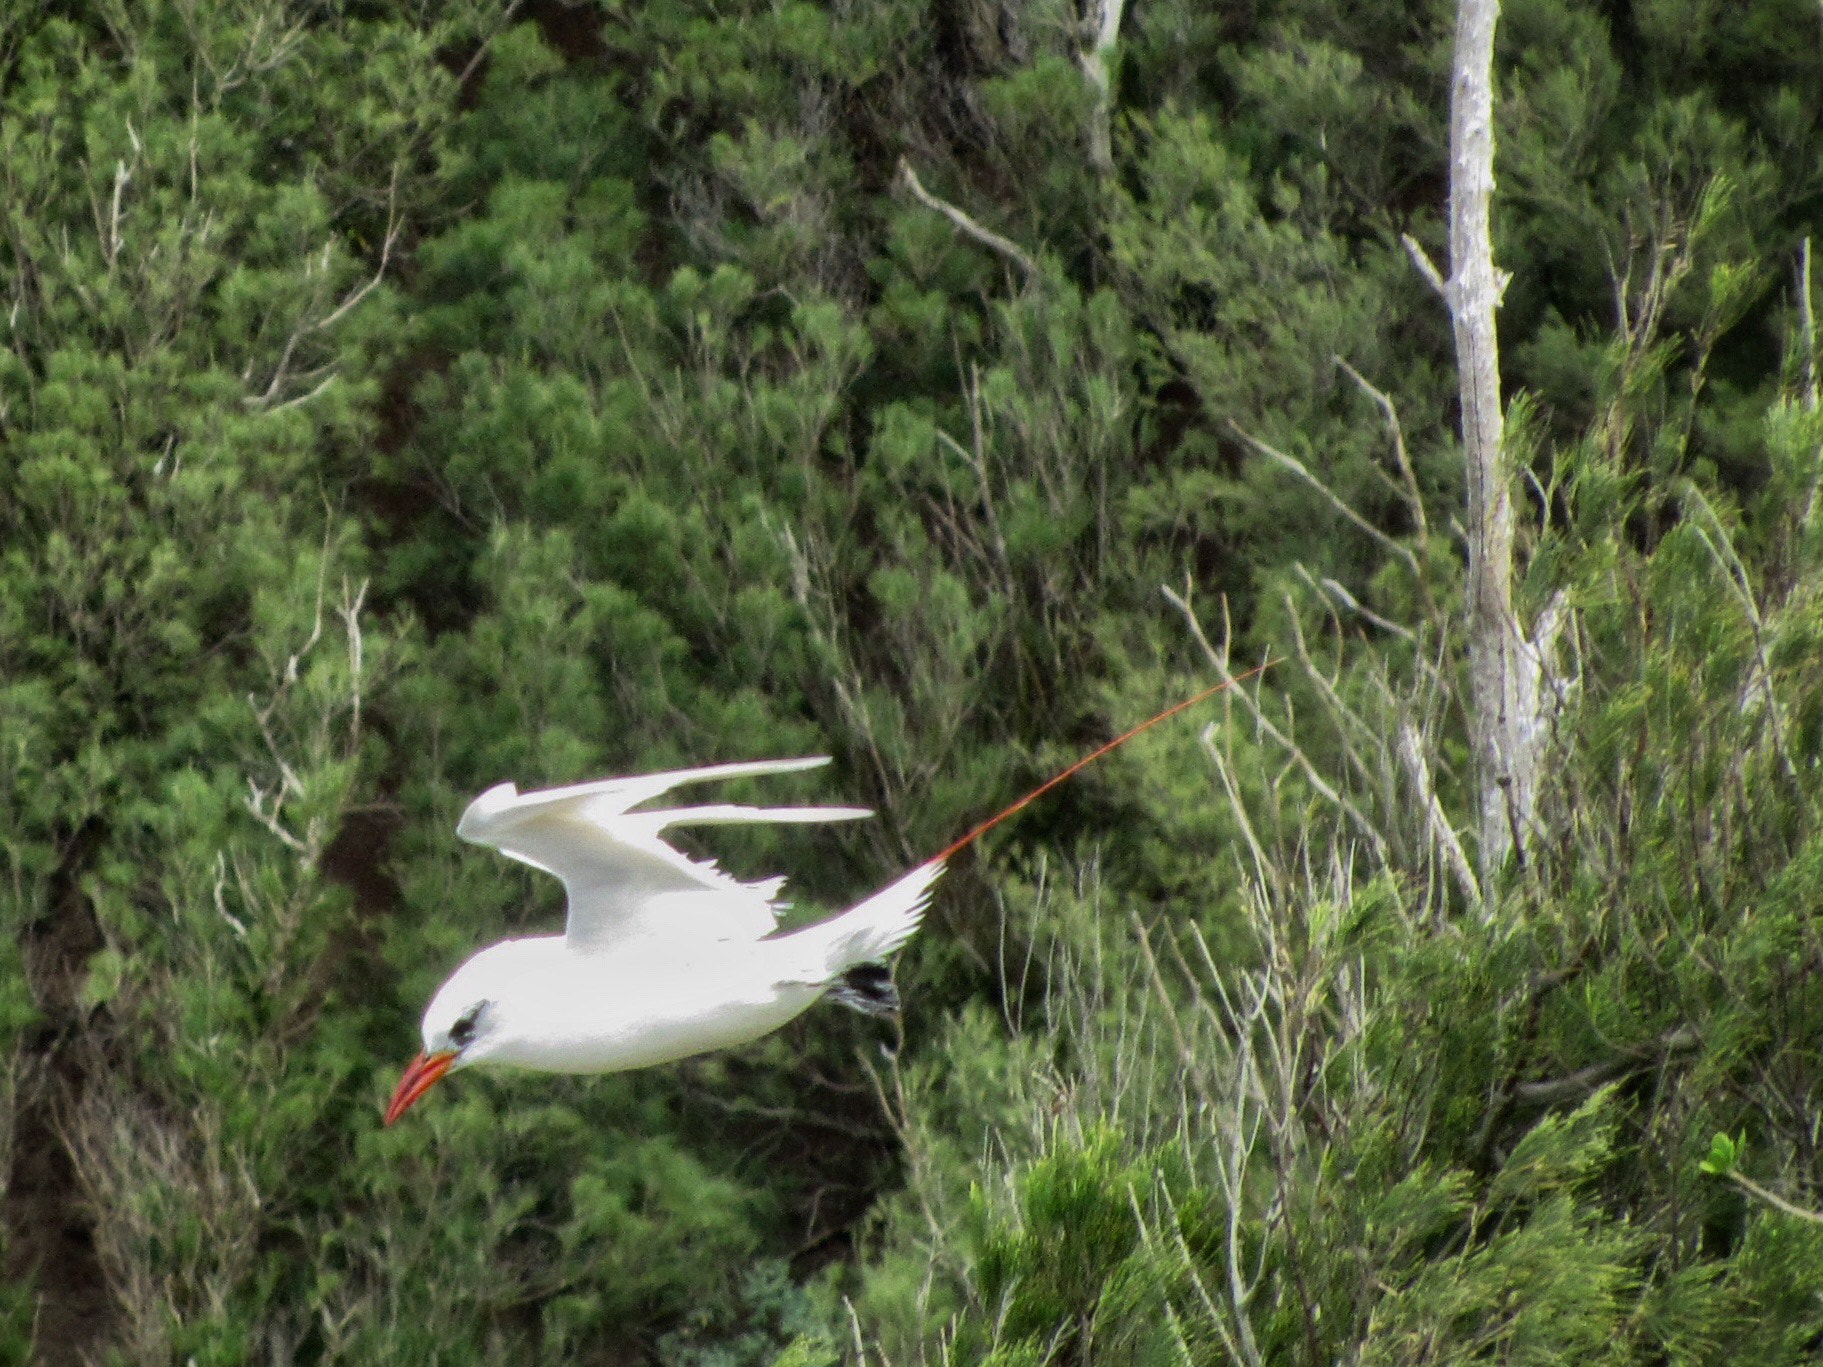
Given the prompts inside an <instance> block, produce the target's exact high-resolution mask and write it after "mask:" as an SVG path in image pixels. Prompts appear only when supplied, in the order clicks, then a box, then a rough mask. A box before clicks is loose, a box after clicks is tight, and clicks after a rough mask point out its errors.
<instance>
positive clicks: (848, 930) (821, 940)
mask: <svg viewBox="0 0 1823 1367" xmlns="http://www.w3.org/2000/svg"><path fill="white" fill-rule="evenodd" d="M942 872H943V861H942V860H941V859H933V860H932V861H931V862H930V863H928V864H920V865H919V866H918V867H917V868H915V869H913V870H912V871H911V872H910V873H908V874H906V875H905V876H904V877H903V878H901V879H899V881H898V882H896V883H890V884H888V885H887V886H886V887H884V888H882V889H880V891H878V892H876V893H875V894H874V895H873V896H872V897H869V898H868V899H867V900H866V901H865V902H860V903H857V904H856V905H855V906H852V907H850V908H849V909H848V910H847V911H845V912H843V913H842V914H841V915H840V916H836V917H833V918H831V919H830V920H827V921H824V922H822V923H820V924H818V925H814V926H807V927H805V928H804V929H803V930H800V931H798V932H797V933H796V934H795V935H793V936H792V937H791V938H792V939H794V940H798V941H801V942H802V943H803V945H804V947H805V949H806V950H808V951H809V954H808V955H807V958H808V959H809V960H810V962H811V963H812V964H814V967H815V970H816V971H817V973H818V974H819V975H820V976H819V978H818V981H827V980H828V979H829V978H833V977H835V976H836V975H837V974H839V973H842V972H844V971H846V970H848V969H850V968H853V967H854V966H855V965H856V964H866V963H873V962H875V961H876V960H879V959H884V958H885V957H886V956H887V955H888V954H891V953H892V952H893V951H894V950H895V949H897V948H899V946H900V945H902V944H904V943H905V942H906V941H907V940H909V939H911V937H912V932H914V931H915V930H917V929H918V922H919V921H920V920H922V919H923V917H924V909H925V908H926V907H928V906H929V905H930V898H931V890H932V889H933V888H934V887H935V886H936V883H937V877H938V875H939V874H941V873H942Z"/></svg>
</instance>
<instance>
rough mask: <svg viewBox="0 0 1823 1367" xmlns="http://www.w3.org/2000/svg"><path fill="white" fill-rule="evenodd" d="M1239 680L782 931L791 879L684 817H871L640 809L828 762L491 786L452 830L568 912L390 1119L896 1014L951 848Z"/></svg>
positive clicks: (461, 1007)
mask: <svg viewBox="0 0 1823 1367" xmlns="http://www.w3.org/2000/svg"><path fill="white" fill-rule="evenodd" d="M1264 668H1266V666H1265V665H1261V666H1259V668H1258V669H1254V670H1250V671H1248V672H1247V673H1246V674H1241V675H1238V676H1236V678H1235V680H1234V682H1238V681H1240V680H1242V679H1246V678H1248V677H1250V676H1251V675H1252V674H1257V673H1259V671H1260V670H1261V669H1264ZM1226 686H1227V683H1226V682H1224V683H1221V684H1217V685H1216V686H1215V687H1214V688H1210V689H1206V690H1205V691H1203V692H1202V693H1199V694H1197V695H1196V696H1195V697H1193V698H1189V699H1186V700H1185V701H1183V702H1180V703H1178V704H1177V705H1176V706H1174V707H1170V708H1167V709H1166V710H1165V711H1163V712H1160V713H1159V714H1158V715H1157V716H1155V717H1153V718H1151V719H1150V720H1148V721H1145V722H1142V723H1141V724H1140V725H1138V726H1136V727H1134V728H1133V729H1132V730H1131V731H1128V732H1126V733H1125V734H1124V735H1121V736H1119V737H1117V738H1116V739H1114V740H1112V741H1109V742H1108V743H1107V744H1106V745H1104V746H1102V747H1101V748H1100V749H1098V750H1096V751H1095V752H1094V753H1092V754H1090V755H1088V756H1086V757H1084V758H1083V759H1080V760H1078V761H1077V762H1076V763H1075V764H1072V765H1071V766H1070V767H1069V768H1068V769H1065V770H1064V771H1063V772H1062V773H1060V774H1058V775H1056V776H1055V777H1054V778H1052V779H1050V780H1049V781H1048V782H1046V783H1044V784H1042V785H1040V786H1039V787H1037V788H1035V789H1033V790H1032V791H1031V792H1030V793H1028V794H1026V795H1025V796H1024V797H1022V798H1020V799H1019V801H1017V802H1015V803H1014V804H1013V805H1012V806H1010V807H1008V808H1006V809H1005V810H1004V811H1002V812H1000V813H999V814H998V815H996V816H994V817H992V818H990V819H989V820H987V821H984V822H982V823H981V824H980V825H979V826H977V827H975V828H974V829H973V830H972V831H970V832H969V833H968V834H967V835H965V836H963V837H962V838H961V839H960V840H958V841H957V842H956V843H955V844H953V845H951V846H950V847H949V848H948V849H946V850H944V851H943V852H942V853H941V854H939V855H937V856H936V857H935V858H934V859H930V860H927V861H926V862H925V863H923V864H920V865H919V866H918V867H917V868H915V869H913V870H912V871H911V872H910V873H908V874H906V875H905V876H904V877H902V878H900V879H899V880H898V881H897V882H894V883H889V884H888V885H887V886H886V887H884V888H882V889H881V890H880V891H879V892H876V893H875V894H874V895H873V896H872V897H869V898H868V899H867V900H866V901H864V902H859V903H857V904H856V905H854V906H852V907H850V908H849V909H848V910H847V911H845V912H843V913H842V914H841V915H839V916H834V917H831V918H830V919H829V920H827V921H822V922H819V923H818V924H816V925H813V926H806V927H805V928H804V929H802V930H796V931H792V932H790V933H788V934H784V935H780V934H777V933H775V932H776V929H777V918H778V914H779V912H780V911H781V910H782V906H781V904H780V902H779V901H778V894H779V890H780V888H781V887H782V886H783V884H784V881H785V880H784V879H782V878H769V879H765V880H763V881H760V882H756V883H743V882H741V881H739V880H738V879H736V878H733V877H731V876H730V875H728V874H727V873H724V872H723V871H722V870H721V869H719V868H717V867H716V866H715V865H714V864H712V863H707V862H704V861H701V860H695V859H690V858H688V857H687V856H685V855H684V854H682V853H680V852H679V851H678V850H675V849H673V848H672V847H671V846H670V845H667V844H666V843H665V842H664V840H663V839H661V836H662V835H663V833H664V832H665V831H666V830H668V829H669V828H670V827H672V826H708V825H725V824H729V823H737V822H814V821H852V820H855V819H857V818H860V817H865V816H871V815H873V813H872V812H870V811H869V810H868V809H867V808H865V807H739V806H731V805H727V804H721V805H714V806H705V807H671V808H665V809H661V810H659V811H648V812H636V811H634V810H633V808H635V807H638V806H640V805H641V804H643V803H646V802H650V801H653V800H654V799H656V798H659V797H662V796H664V795H665V794H666V793H668V792H670V791H671V790H672V789H673V788H678V787H682V786H683V785H684V784H688V783H702V782H706V781H708V780H710V779H730V778H744V777H750V776H753V775H758V774H784V773H792V772H794V771H796V770H800V769H813V768H815V767H817V766H818V765H822V764H827V763H829V760H828V759H827V758H814V759H773V760H755V761H752V762H750V763H745V764H716V765H710V766H709V767H707V768H701V769H677V770H673V771H672V772H670V773H663V774H645V775H640V776H636V777H632V778H610V779H603V780H601V781H600V782H597V783H579V784H576V785H573V786H571V787H567V788H547V789H545V790H544V791H542V792H536V793H521V792H520V791H519V790H518V789H517V788H516V787H514V786H513V785H512V784H511V783H502V784H499V785H497V786H496V787H493V788H489V789H488V790H487V791H486V792H485V793H483V794H481V796H480V797H478V798H476V799H475V800H474V801H473V802H471V803H470V804H469V807H468V810H467V811H466V812H464V813H463V814H462V820H461V821H460V822H458V823H457V825H456V834H457V835H459V836H461V837H462V838H463V839H464V840H471V841H473V842H474V843H476V844H477V845H491V846H493V847H494V848H495V849H497V850H499V851H500V852H501V853H502V854H504V855H507V856H508V857H510V858H513V859H517V860H519V861H520V862H521V863H525V864H530V865H531V866H532V867H533V868H535V869H542V870H544V871H545V872H546V873H551V874H555V875H556V876H557V877H558V878H560V879H562V880H563V885H564V889H565V891H566V892H567V893H568V894H569V920H568V922H567V924H566V925H565V927H564V933H563V934H561V935H534V936H527V937H525V938H523V939H515V940H502V941H501V942H500V943H499V944H495V945H489V946H488V947H487V948H486V949H483V950H481V951H479V952H478V953H476V954H474V955H473V956H471V957H470V958H469V960H468V961H467V962H466V963H464V964H463V965H462V966H461V967H460V968H458V969H457V970H456V971H455V972H454V973H452V974H451V975H450V976H449V979H448V980H447V981H446V982H445V983H444V984H443V986H442V987H440V988H438V989H437V995H436V996H434V997H432V998H431V1002H430V1005H429V1006H428V1007H426V1008H425V1011H424V1025H423V1035H424V1051H423V1052H422V1053H420V1054H419V1055H418V1056H417V1058H415V1059H413V1060H412V1062H411V1065H410V1066H409V1067H408V1068H406V1070H405V1075H404V1076H403V1077H402V1078H400V1079H399V1086H398V1089H397V1090H396V1091H394V1093H393V1096H392V1102H391V1104H390V1105H388V1106H387V1108H386V1121H385V1123H386V1124H388V1125H390V1124H392V1123H393V1122H394V1121H395V1120H397V1119H398V1118H399V1117H400V1116H402V1115H404V1114H405V1112H406V1111H407V1110H408V1109H410V1107H411V1106H412V1104H413V1103H414V1102H416V1101H417V1100H418V1098H419V1097H421V1096H423V1095H424V1094H425V1093H426V1092H427V1091H429V1090H430V1089H431V1088H432V1087H433V1086H434V1085H435V1084H436V1083H437V1081H438V1079H440V1078H441V1077H443V1075H444V1074H445V1073H448V1072H451V1071H453V1070H454V1069H457V1068H467V1067H470V1066H474V1065H492V1066H496V1067H513V1068H528V1069H535V1070H538V1071H542V1072H552V1073H615V1072H622V1071H625V1070H627V1069H631V1068H644V1067H648V1066H650V1065H652V1064H655V1063H669V1062H670V1061H672V1060H673V1059H680V1058H688V1057H689V1056H690V1055H692V1054H703V1053H708V1052H709V1051H710V1050H713V1049H723V1048H727V1047H728V1046H730V1045H735V1044H745V1043H746V1042H747V1041H749V1040H754V1039H758V1038H759V1037H760V1036H762V1035H766V1034H770V1033H771V1032H772V1031H774V1030H776V1029H778V1028H779V1027H780V1026H781V1025H784V1024H785V1023H786V1022H787V1021H789V1020H791V1019H793V1018H794V1017H796V1016H798V1015H800V1014H802V1013H803V1012H804V1011H805V1010H807V1009H809V1007H810V1006H811V1005H812V1004H813V1003H815V1002H816V1001H817V1000H819V999H820V998H822V997H825V996H828V997H830V998H832V999H834V1000H837V1001H840V1002H842V1003H843V1004H844V1005H847V1006H852V1007H854V1008H856V1009H857V1010H861V1011H866V1012H869V1013H871V1014H887V1013H890V1012H892V1011H895V1010H897V1008H898V1004H899V1003H898V994H897V993H896V992H895V991H894V989H893V985H892V977H891V974H890V973H889V972H888V971H887V970H886V969H885V968H884V967H882V966H881V961H882V960H884V959H885V958H886V956H887V955H889V954H891V953H892V952H893V951H894V950H896V949H898V948H899V947H900V946H901V945H903V944H904V943H905V942H906V941H907V940H909V939H910V938H911V936H912V933H913V932H914V931H916V930H917V928H918V922H919V920H920V918H921V917H922V916H923V915H924V909H925V907H926V906H927V905H928V904H929V902H930V895H931V888H932V886H933V885H934V884H935V883H936V881H937V877H938V875H939V874H941V873H942V872H943V866H944V863H945V861H946V860H948V859H949V857H950V856H951V855H952V854H954V853H956V851H958V850H960V849H961V848H963V846H965V845H967V844H969V843H970V842H971V841H973V840H974V839H975V838H976V837H978V836H980V835H981V834H983V833H984V832H986V831H987V830H989V829H990V828H992V827H993V826H995V825H998V824H999V823H1000V822H1001V821H1004V820H1005V819H1006V818H1007V817H1009V816H1011V815H1012V814H1013V813H1014V812H1016V811H1018V810H1020V809H1021V808H1022V807H1024V806H1025V805H1026V804H1027V803H1029V802H1031V801H1032V800H1033V799H1034V798H1036V797H1038V796H1039V795H1040V794H1042V793H1045V792H1048V791H1050V789H1052V788H1054V787H1056V786H1057V785H1058V784H1059V783H1062V782H1063V781H1064V780H1065V779H1066V778H1068V777H1070V775H1072V774H1074V773H1075V772H1076V771H1077V770H1079V769H1081V768H1083V767H1084V766H1085V765H1087V764H1089V763H1090V762H1091V761H1093V760H1096V759H1099V758H1100V757H1101V756H1103V755H1105V754H1107V753H1108V751H1110V750H1112V749H1114V748H1115V747H1117V746H1119V745H1122V744H1124V743H1125V742H1126V741H1128V740H1130V739H1131V738H1132V737H1134V736H1137V735H1138V734H1139V733H1140V732H1141V731H1144V730H1146V729H1147V728H1148V727H1151V726H1155V725H1157V724H1158V723H1159V722H1161V721H1164V720H1165V718H1167V717H1171V716H1175V715H1176V714H1177V713H1179V712H1181V711H1183V710H1184V709H1185V708H1186V707H1190V706H1192V705H1194V704H1196V703H1199V702H1201V701H1202V700H1203V699H1204V698H1207V697H1209V696H1210V695H1211V694H1213V693H1215V692H1218V691H1219V690H1220V689H1222V688H1224V687H1226Z"/></svg>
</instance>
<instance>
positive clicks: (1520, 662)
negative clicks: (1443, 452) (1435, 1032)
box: [1444, 0, 1559, 888]
mask: <svg viewBox="0 0 1823 1367" xmlns="http://www.w3.org/2000/svg"><path fill="white" fill-rule="evenodd" d="M1499 16H1500V3H1499V0H1458V6H1457V10H1456V53H1455V62H1454V71H1453V73H1452V79H1451V83H1450V278H1449V281H1448V283H1447V285H1446V286H1445V290H1444V294H1445V297H1446V299H1447V300H1448V303H1449V310H1450V320H1451V322H1452V323H1453V324H1454V326H1455V333H1456V369H1457V372H1458V380H1459V383H1460V385H1461V394H1462V447H1463V455H1464V457H1465V459H1466V460H1467V462H1468V519H1469V583H1468V588H1469V593H1468V635H1469V685H1470V695H1471V696H1470V707H1469V731H1470V737H1471V740H1472V742H1473V745H1474V752H1475V767H1476V782H1477V786H1478V789H1479V796H1480V857H1481V872H1482V886H1483V887H1484V888H1485V887H1486V886H1488V876H1489V875H1490V874H1492V873H1493V872H1494V871H1495V870H1497V869H1498V868H1499V867H1500V866H1501V865H1502V864H1504V863H1505V862H1506V859H1507V857H1508V856H1509V855H1515V854H1516V855H1517V856H1518V857H1519V858H1520V859H1521V860H1522V861H1523V860H1524V858H1525V849H1526V844H1527V840H1528V837H1529V834H1530V832H1531V829H1532V825H1533V821H1534V809H1535V807H1536V804H1537V800H1538V777H1539V770H1540V768H1541V766H1542V764H1543V760H1544V749H1545V745H1546V742H1547V741H1548V740H1549V736H1550V727H1549V717H1550V711H1551V708H1552V704H1553V702H1554V698H1553V697H1552V696H1551V694H1550V692H1549V690H1548V689H1547V688H1546V679H1545V662H1546V656H1547V654H1548V653H1549V651H1550V649H1551V641H1552V639H1553V638H1554V637H1555V634H1556V629H1557V625H1558V620H1559V614H1558V613H1557V612H1556V611H1548V612H1546V613H1545V614H1544V615H1543V617H1542V618H1541V619H1540V622H1539V630H1538V633H1537V635H1536V637H1535V638H1534V639H1533V640H1531V641H1528V640H1527V639H1526V637H1525V636H1524V634H1523V633H1522V632H1521V630H1520V628H1519V623H1518V621H1517V619H1516V618H1515V617H1514V615H1513V500H1512V493H1511V481H1510V479H1509V471H1508V469H1507V462H1506V460H1505V459H1504V456H1503V453H1502V450H1501V445H1502V441H1503V439H1504V428H1505V422H1504V416H1503V413H1502V409H1501V405H1500V349H1499V343H1498V341H1497V340H1496V337H1495V331H1494V314H1495V311H1496V310H1497V309H1498V308H1499V307H1500V296H1501V294H1502V293H1503V292H1504V291H1505V288H1506V276H1505V274H1504V272H1502V271H1500V270H1499V269H1497V268H1496V267H1495V265H1494V247H1493V236H1492V233H1491V232H1490V230H1489V225H1488V213H1489V204H1490V202H1491V201H1492V199H1493V197H1494V27H1495V24H1496V22H1497V20H1498V19H1499Z"/></svg>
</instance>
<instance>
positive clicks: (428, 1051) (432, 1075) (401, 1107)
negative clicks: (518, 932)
mask: <svg viewBox="0 0 1823 1367" xmlns="http://www.w3.org/2000/svg"><path fill="white" fill-rule="evenodd" d="M502 948H505V946H499V945H497V946H494V949H502ZM498 957H499V956H497V955H492V954H490V951H488V950H483V951H482V952H481V953H480V954H477V955H475V956H474V958H472V959H470V960H469V961H468V962H467V963H465V964H463V965H462V967H461V968H459V969H457V970H456V971H455V973H453V974H451V975H450V978H449V980H448V981H447V982H445V983H444V984H443V986H442V987H440V988H438V989H437V995H436V996H434V997H432V998H431V1002H430V1005H429V1006H428V1007H426V1008H425V1009H424V1024H423V1038H424V1049H423V1052H421V1053H420V1054H419V1055H418V1056H417V1057H416V1058H415V1059H413V1060H412V1061H411V1063H410V1064H409V1065H408V1066H407V1067H406V1069H405V1075H404V1076H403V1077H401V1078H400V1079H399V1085H398V1087H397V1088H396V1089H395V1090H394V1091H393V1094H392V1102H391V1103H390V1104H389V1105H388V1106H387V1108H386V1121H385V1123H386V1124H388V1125H390V1124H392V1123H393V1122H394V1121H395V1120H397V1119H398V1118H399V1117H400V1116H402V1115H404V1114H405V1112H406V1111H408V1110H410V1109H411V1107H412V1105H413V1104H414V1103H415V1102H416V1101H417V1100H418V1098H419V1097H421V1096H423V1095H424V1094H425V1093H426V1092H428V1091H429V1090H430V1089H431V1088H432V1087H434V1086H436V1084H437V1083H438V1081H439V1080H441V1078H442V1077H443V1075H444V1074H445V1073H448V1072H451V1071H453V1070H454V1069H457V1068H466V1067H468V1066H469V1065H470V1064H474V1063H480V1062H484V1061H485V1060H486V1059H487V1057H488V1055H489V1054H490V1053H491V1052H492V1046H493V1045H495V1044H496V1043H498V1041H499V1039H500V1038H501V1035H502V1027H503V1024H504V1022H503V1019H502V1017H503V1014H504V1013H503V1012H502V1010H501V1007H500V1005H499V998H500V996H501V995H502V992H501V987H502V984H501V983H500V982H499V981H498V979H499V977H500V975H499V973H498V971H497V970H498V968H499V967H500V965H498V964H497V963H495V961H494V960H495V959H496V958H498Z"/></svg>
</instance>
